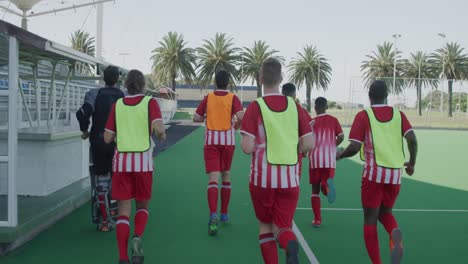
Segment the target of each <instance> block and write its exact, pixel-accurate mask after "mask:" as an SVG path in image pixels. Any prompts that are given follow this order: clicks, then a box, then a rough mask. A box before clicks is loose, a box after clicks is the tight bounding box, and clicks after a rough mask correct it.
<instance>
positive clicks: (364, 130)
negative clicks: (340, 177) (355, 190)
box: [349, 105, 413, 184]
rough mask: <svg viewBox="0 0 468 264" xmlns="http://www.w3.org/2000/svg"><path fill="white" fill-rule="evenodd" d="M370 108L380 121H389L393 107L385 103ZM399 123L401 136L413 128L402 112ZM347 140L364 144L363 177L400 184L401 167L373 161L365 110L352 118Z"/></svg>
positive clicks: (370, 134)
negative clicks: (388, 166) (394, 167)
mask: <svg viewBox="0 0 468 264" xmlns="http://www.w3.org/2000/svg"><path fill="white" fill-rule="evenodd" d="M372 110H373V111H374V114H375V116H376V118H377V119H378V120H379V121H381V122H386V121H389V120H391V118H392V116H393V108H392V107H390V106H387V105H373V106H372ZM401 123H402V127H401V136H404V135H406V133H408V132H410V131H411V130H413V129H412V127H411V124H410V122H409V121H408V118H407V117H406V115H405V114H404V113H403V112H401ZM349 140H351V141H356V142H359V143H361V144H364V156H365V164H364V171H363V173H362V177H363V178H367V179H368V180H369V181H372V182H377V183H386V184H401V176H402V169H390V168H385V167H380V166H378V165H377V163H376V162H375V154H374V146H373V142H372V132H371V128H370V122H369V117H368V116H367V113H366V111H361V112H359V113H358V114H357V115H356V117H355V118H354V122H353V125H352V126H351V131H350V133H349Z"/></svg>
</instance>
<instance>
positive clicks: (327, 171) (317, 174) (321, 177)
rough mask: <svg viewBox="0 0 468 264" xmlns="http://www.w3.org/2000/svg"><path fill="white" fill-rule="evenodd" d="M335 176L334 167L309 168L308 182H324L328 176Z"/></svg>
mask: <svg viewBox="0 0 468 264" xmlns="http://www.w3.org/2000/svg"><path fill="white" fill-rule="evenodd" d="M333 177H335V169H333V168H317V169H311V168H309V183H310V184H320V183H321V182H326V181H327V180H328V179H329V178H333Z"/></svg>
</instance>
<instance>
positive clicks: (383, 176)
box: [362, 131, 402, 184]
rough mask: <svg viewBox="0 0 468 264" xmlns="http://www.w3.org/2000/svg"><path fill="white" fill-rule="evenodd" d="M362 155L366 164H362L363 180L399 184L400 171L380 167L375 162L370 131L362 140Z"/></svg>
mask: <svg viewBox="0 0 468 264" xmlns="http://www.w3.org/2000/svg"><path fill="white" fill-rule="evenodd" d="M364 155H365V159H366V163H365V164H364V171H363V173H362V177H363V178H367V179H368V180H369V181H372V182H378V183H387V184H401V174H402V170H401V169H389V168H384V167H380V166H378V165H377V163H376V162H375V155H374V147H373V142H372V135H371V133H370V131H369V132H368V133H367V136H366V138H365V140H364Z"/></svg>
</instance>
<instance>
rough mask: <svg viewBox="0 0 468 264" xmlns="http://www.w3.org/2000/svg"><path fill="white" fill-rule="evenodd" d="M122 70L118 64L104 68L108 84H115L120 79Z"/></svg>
mask: <svg viewBox="0 0 468 264" xmlns="http://www.w3.org/2000/svg"><path fill="white" fill-rule="evenodd" d="M119 77H120V70H119V68H118V67H116V66H112V65H111V66H107V68H105V69H104V82H105V83H106V85H110V86H112V85H115V84H116V83H117V82H118V81H119Z"/></svg>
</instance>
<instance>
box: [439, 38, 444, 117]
mask: <svg viewBox="0 0 468 264" xmlns="http://www.w3.org/2000/svg"><path fill="white" fill-rule="evenodd" d="M437 36H439V37H441V38H442V42H443V45H444V46H445V37H446V35H445V34H444V33H439V34H437ZM442 51H443V53H442V73H441V75H440V79H441V81H440V82H441V85H442V87H441V89H440V109H439V110H440V112H443V111H444V77H445V50H444V49H443V48H442Z"/></svg>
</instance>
